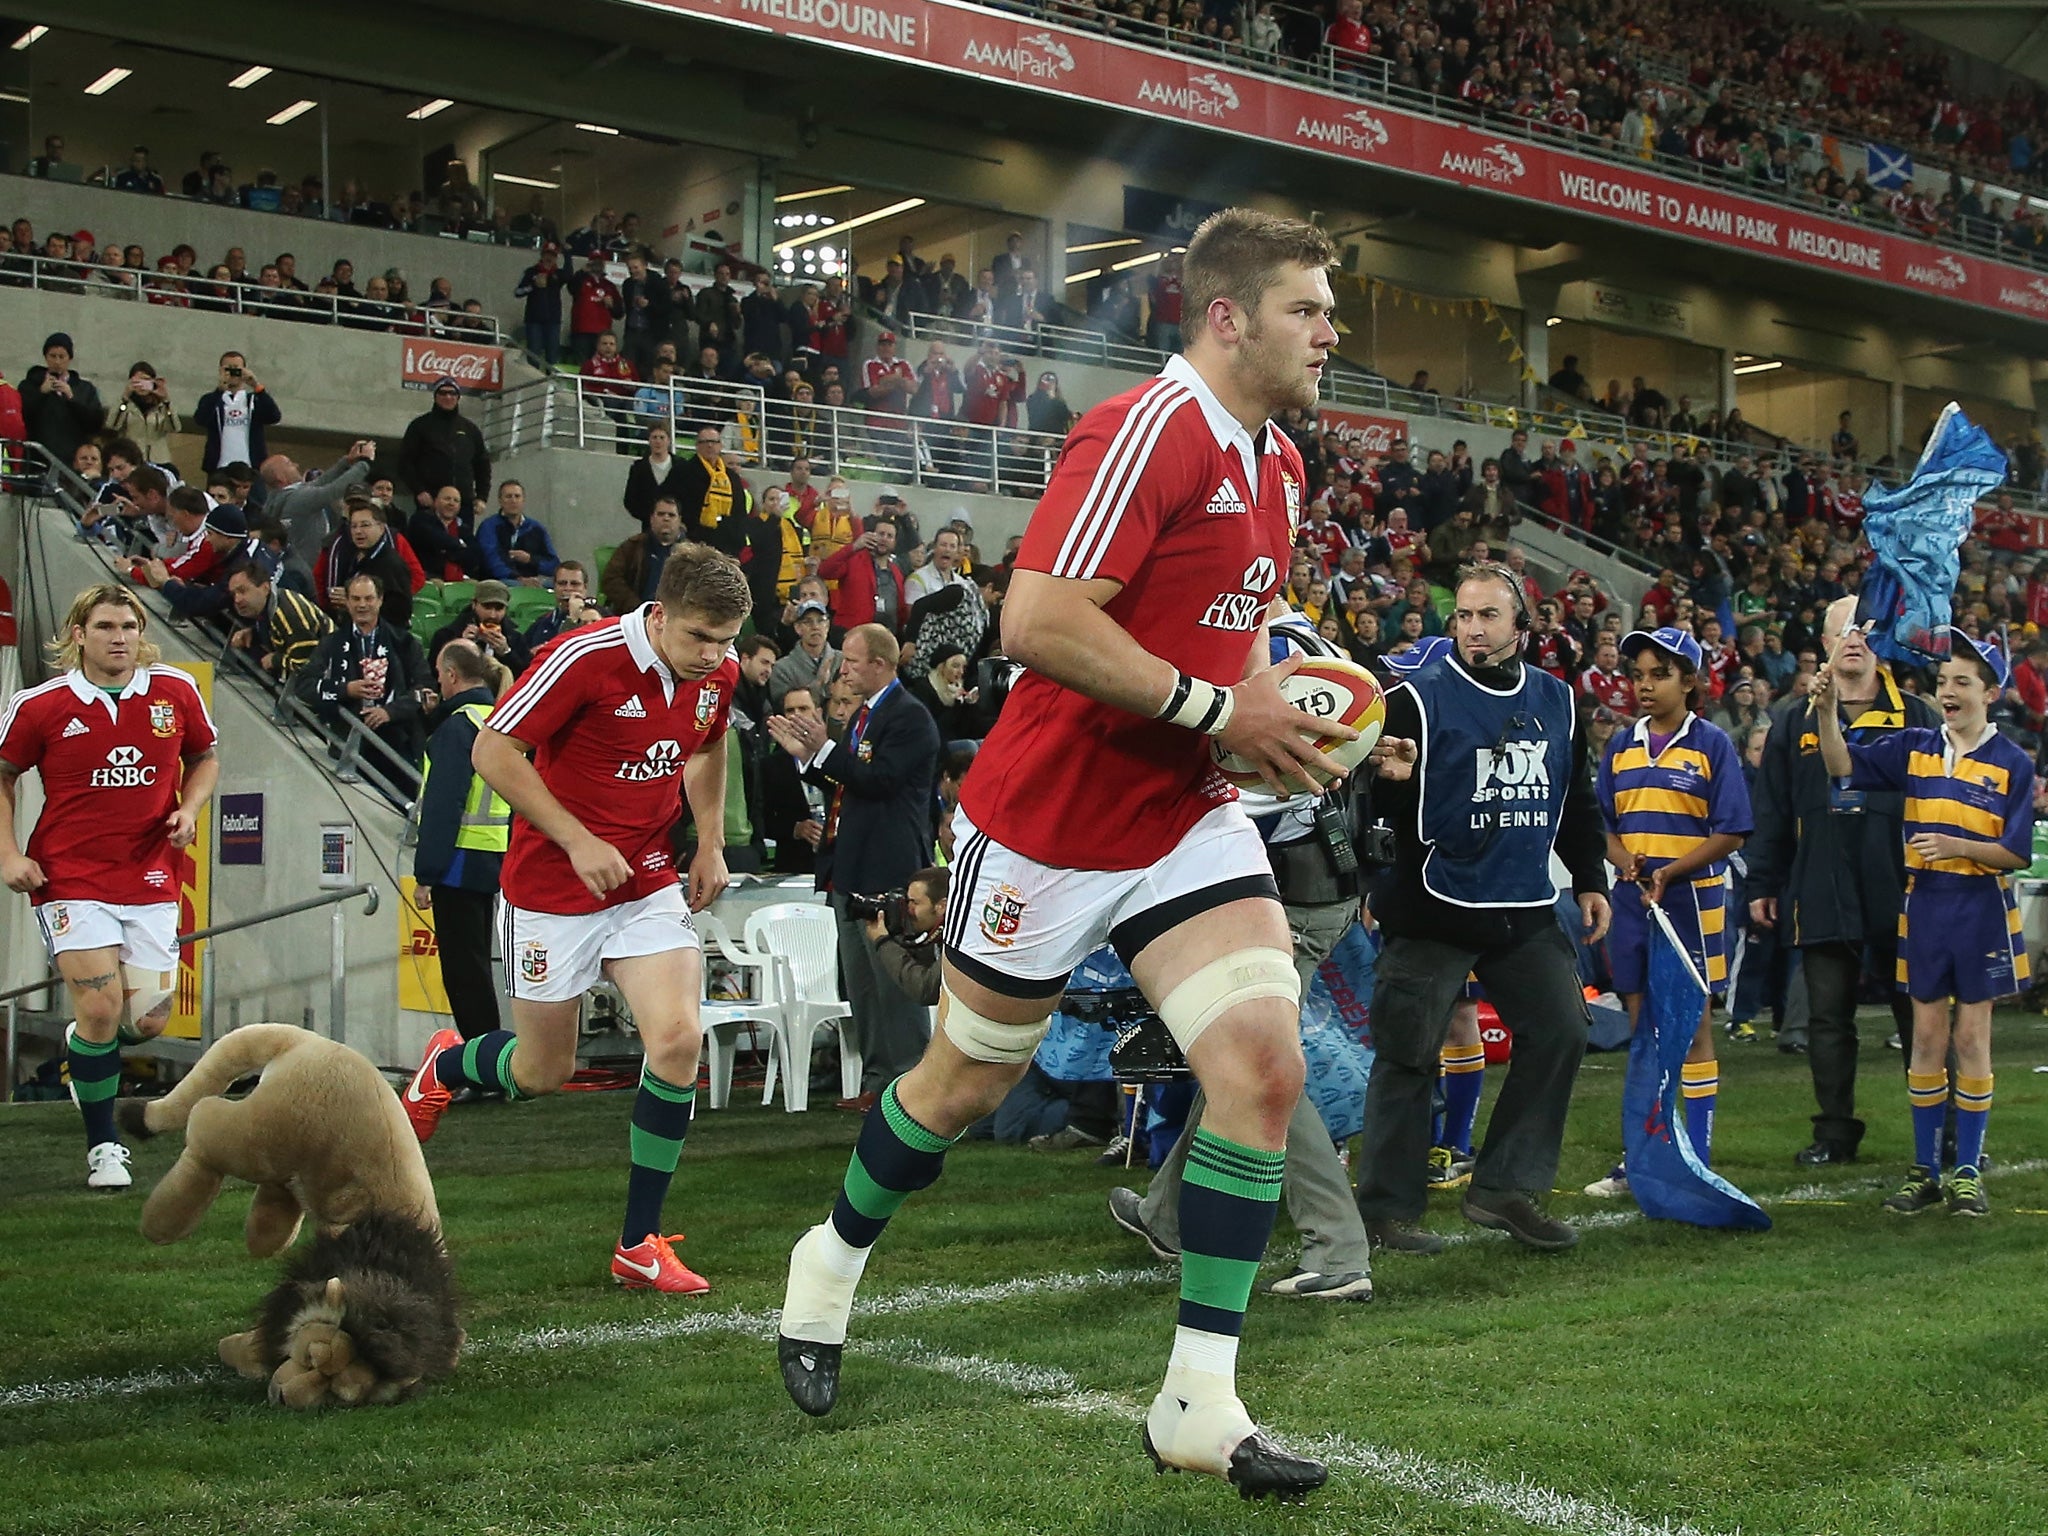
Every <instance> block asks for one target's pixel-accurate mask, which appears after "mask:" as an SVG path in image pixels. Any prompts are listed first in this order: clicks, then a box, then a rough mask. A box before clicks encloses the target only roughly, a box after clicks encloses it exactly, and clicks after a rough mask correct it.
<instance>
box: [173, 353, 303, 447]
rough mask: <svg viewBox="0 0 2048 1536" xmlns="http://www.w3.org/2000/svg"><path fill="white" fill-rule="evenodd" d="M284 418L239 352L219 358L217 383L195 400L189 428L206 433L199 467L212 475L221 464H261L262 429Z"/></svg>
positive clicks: (273, 397)
mask: <svg viewBox="0 0 2048 1536" xmlns="http://www.w3.org/2000/svg"><path fill="white" fill-rule="evenodd" d="M283 419H284V412H283V411H281V410H279V409H278V404H277V397H276V396H275V395H273V394H271V393H270V392H269V391H268V390H266V389H265V388H264V387H263V384H262V382H261V381H260V380H259V379H258V378H257V377H256V375H255V374H253V373H251V372H250V371H249V360H248V359H247V358H245V357H244V356H243V355H242V354H241V353H239V352H223V353H221V355H220V382H219V383H218V384H217V385H215V387H214V388H212V389H210V390H208V391H207V392H206V393H205V394H203V395H201V396H200V397H199V404H198V405H197V406H195V407H194V408H193V411H192V425H193V426H195V427H199V428H201V429H203V430H204V431H205V433H206V451H205V452H204V453H203V454H201V455H200V459H199V467H200V468H201V469H203V470H205V471H206V472H207V473H208V474H212V473H213V472H214V471H215V470H216V469H219V468H220V467H221V466H222V465H223V464H261V463H262V462H263V461H264V460H265V459H267V458H269V457H270V449H269V448H268V447H267V446H266V445H265V443H264V441H263V429H264V428H265V427H274V426H276V425H277V424H278V423H279V422H280V421H282V420H283Z"/></svg>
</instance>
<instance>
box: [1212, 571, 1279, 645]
mask: <svg viewBox="0 0 2048 1536" xmlns="http://www.w3.org/2000/svg"><path fill="white" fill-rule="evenodd" d="M1279 579H1280V569H1279V567H1278V566H1276V565H1274V563H1273V561H1272V558H1271V557H1270V556H1268V555H1260V556H1259V557H1258V558H1257V559H1255V560H1254V561H1252V563H1251V564H1250V565H1248V566H1246V567H1245V568H1244V581H1243V583H1242V586H1243V588H1244V590H1243V591H1241V592H1223V593H1219V594H1218V595H1217V596H1216V598H1215V599H1214V600H1213V601H1212V602H1211V603H1210V604H1209V607H1208V611H1207V612H1205V613H1204V614H1203V615H1202V617H1201V619H1200V621H1199V622H1200V623H1201V625H1202V627H1203V628H1204V629H1223V630H1231V631H1235V632H1237V633H1240V634H1244V633H1249V632H1250V631H1252V630H1254V629H1257V628H1258V627H1259V621H1260V620H1261V619H1263V618H1264V617H1265V616H1266V606H1267V602H1268V597H1267V594H1268V593H1270V592H1271V591H1272V590H1273V584H1274V583H1275V582H1277V581H1278V580H1279Z"/></svg>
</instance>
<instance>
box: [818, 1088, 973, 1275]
mask: <svg viewBox="0 0 2048 1536" xmlns="http://www.w3.org/2000/svg"><path fill="white" fill-rule="evenodd" d="M899 1081H900V1079H899ZM957 1139H958V1138H952V1139H948V1138H947V1137H944V1136H941V1135H939V1134H938V1133H937V1132H936V1131H928V1130H926V1129H925V1128H924V1127H923V1126H921V1125H919V1124H918V1123H917V1122H916V1121H915V1120H913V1119H911V1118H910V1116H909V1115H908V1114H907V1113H906V1112H905V1111H904V1108H903V1106H902V1105H901V1104H899V1103H898V1102H897V1101H896V1084H895V1083H891V1084H890V1085H889V1086H888V1087H886V1088H884V1089H883V1090H882V1097H881V1099H880V1101H879V1102H878V1103H876V1105H875V1107H874V1108H873V1109H871V1110H869V1111H868V1117H867V1119H866V1120H864V1121H862V1122H861V1127H860V1139H859V1140H858V1141H856V1142H855V1143H854V1146H853V1160H852V1161H851V1162H849V1163H848V1164H847V1165H846V1182H845V1183H844V1184H843V1185H841V1186H840V1190H839V1198H838V1200H837V1201H835V1202H834V1203H833V1206H832V1230H833V1231H835V1232H837V1233H838V1234H839V1236H840V1237H841V1238H843V1239H844V1240H845V1241H846V1243H847V1244H848V1246H850V1247H854V1248H872V1247H873V1246H874V1245H875V1239H876V1238H878V1237H880V1236H881V1235H882V1228H884V1227H886V1226H887V1225H888V1224H889V1218H890V1217H891V1216H894V1215H895V1214H896V1212H897V1211H898V1210H900V1209H901V1208H902V1206H903V1202H904V1201H905V1200H908V1199H909V1198H910V1197H911V1195H913V1194H914V1193H916V1192H917V1191H918V1190H920V1189H924V1188H926V1187H928V1186H929V1185H931V1184H932V1183H933V1182H935V1181H936V1180H937V1179H938V1176H939V1170H940V1169H941V1168H943V1167H944V1166H945V1162H946V1150H947V1149H948V1148H949V1147H951V1146H952V1145H953V1141H954V1140H957Z"/></svg>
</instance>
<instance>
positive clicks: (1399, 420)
mask: <svg viewBox="0 0 2048 1536" xmlns="http://www.w3.org/2000/svg"><path fill="white" fill-rule="evenodd" d="M1316 425H1317V426H1319V427H1321V428H1322V429H1323V430H1324V431H1325V432H1334V433H1336V434H1337V440H1338V441H1339V442H1341V443H1343V445H1344V446H1345V448H1346V449H1347V450H1349V451H1350V454H1351V456H1352V457H1353V458H1354V459H1362V458H1364V457H1365V456H1366V455H1367V454H1372V455H1375V456H1377V457H1379V458H1382V459H1384V458H1386V457H1387V456H1388V455H1389V454H1391V453H1392V452H1393V451H1394V450H1395V449H1396V448H1398V447H1403V446H1405V445H1406V444H1407V442H1408V421H1407V418H1406V417H1402V416H1375V415H1373V414H1372V413H1371V412H1369V411H1339V410H1333V409H1331V408H1330V407H1329V406H1327V405H1324V406H1318V407H1317V408H1316Z"/></svg>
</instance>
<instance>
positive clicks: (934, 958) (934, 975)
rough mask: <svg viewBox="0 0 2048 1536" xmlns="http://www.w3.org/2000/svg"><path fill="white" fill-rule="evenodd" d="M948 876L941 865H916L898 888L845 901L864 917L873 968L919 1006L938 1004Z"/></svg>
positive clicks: (950, 878)
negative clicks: (917, 866)
mask: <svg viewBox="0 0 2048 1536" xmlns="http://www.w3.org/2000/svg"><path fill="white" fill-rule="evenodd" d="M952 878H953V877H952V876H951V875H950V874H949V873H947V871H945V870H943V869H935V868H926V869H920V870H919V871H918V872H917V873H916V874H914V875H912V876H911V877H910V880H909V882H908V883H907V884H906V885H905V886H904V887H903V889H902V890H900V891H884V892H883V893H882V894H881V895H879V896H850V897H848V898H847V902H846V907H847V910H848V911H849V912H852V913H854V914H855V915H856V916H858V915H861V914H866V916H867V935H868V944H869V945H870V947H872V948H873V950H874V953H875V968H876V969H877V970H879V971H880V972H881V973H882V974H883V975H884V976H886V977H888V978H889V980H890V981H892V982H894V983H895V984H896V990H897V991H899V992H901V993H902V994H903V995H904V996H905V997H907V998H909V999H910V1000H911V1001H912V1002H913V1003H916V1004H918V1005H919V1006H920V1007H923V1008H936V1007H938V1005H939V943H938V940H939V928H940V926H941V925H942V924H943V923H944V922H945V921H946V891H947V888H948V887H949V886H950V885H951V883H952Z"/></svg>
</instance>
